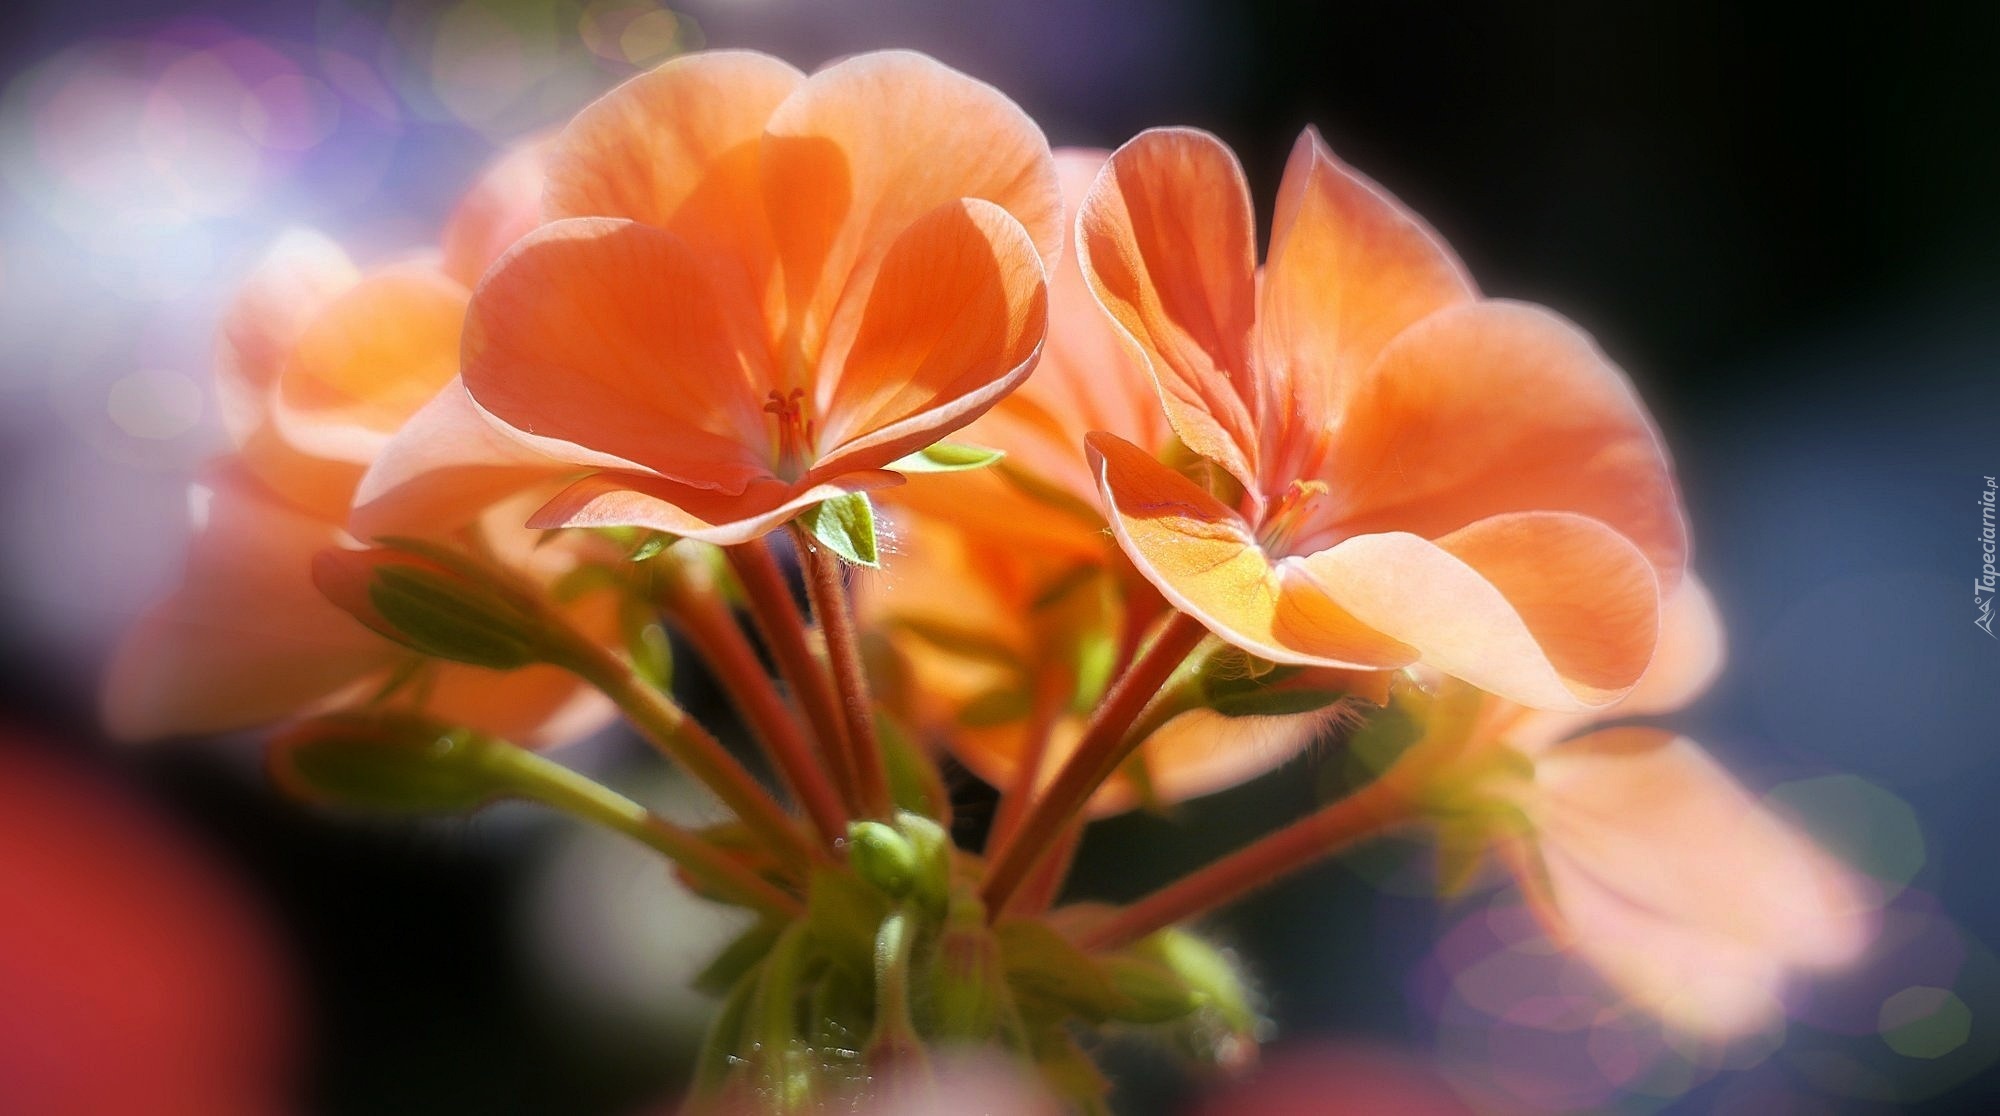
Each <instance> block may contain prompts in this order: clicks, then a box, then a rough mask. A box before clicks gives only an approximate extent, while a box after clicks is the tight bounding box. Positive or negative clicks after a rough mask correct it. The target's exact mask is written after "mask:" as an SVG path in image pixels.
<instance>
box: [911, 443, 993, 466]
mask: <svg viewBox="0 0 2000 1116" xmlns="http://www.w3.org/2000/svg"><path fill="white" fill-rule="evenodd" d="M1005 456H1007V455H1006V454H1005V453H1004V452H1002V451H1000V450H997V449H987V448H986V447H985V446H968V445H965V444H963V443H961V442H939V443H937V444H936V445H932V446H928V447H926V448H924V449H920V450H918V451H917V452H915V453H912V454H908V455H906V456H903V457H899V458H897V459H896V460H894V461H892V462H890V463H889V464H888V466H887V468H888V469H889V471H890V472H894V473H962V472H964V471H965V470H967V469H983V468H985V467H986V466H988V465H991V464H993V463H994V462H996V461H998V460H1000V459H1001V458H1002V457H1005Z"/></svg>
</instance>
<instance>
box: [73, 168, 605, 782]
mask: <svg viewBox="0 0 2000 1116" xmlns="http://www.w3.org/2000/svg"><path fill="white" fill-rule="evenodd" d="M533 158H535V155H534V153H533V151H532V149H528V150H526V151H524V152H515V153H514V154H512V155H510V156H508V157H507V158H505V159H503V160H502V161H501V162H500V163H498V164H497V165H496V167H495V169H494V170H493V171H491V172H489V173H488V175H487V176H486V177H485V178H483V179H482V180H481V182H480V183H479V185H478V186H476V187H475V188H474V190H473V191H472V192H471V193H470V194H469V195H468V196H467V199H466V201H465V203H464V204H463V205H462V206H461V207H460V209H459V210H458V212H457V213H456V214H455V215H454V217H453V220H452V222H451V225H450V229H451V233H450V235H448V237H447V252H446V261H445V265H444V266H443V267H440V266H439V265H438V264H435V263H430V262H408V263H401V264H394V265H391V266H388V267H385V268H382V269H380V270H377V271H374V272H371V273H369V274H367V275H365V276H364V275H362V274H361V273H359V272H358V271H357V270H356V269H355V268H354V266H353V265H352V264H351V263H349V262H348V260H347V258H346V256H345V255H344V254H343V253H341V251H340V250H339V248H338V247H336V246H334V245H333V244H332V243H331V242H329V241H326V240H325V239H323V238H320V237H316V236H311V235H304V234H295V235H291V236H288V237H287V238H285V239H284V240H283V241H281V242H280V244H279V246H278V247H277V248H276V249H275V250H274V251H273V253H272V254H271V256H270V257H269V258H268V259H267V260H266V261H265V262H264V264H263V265H262V266H261V267H260V268H259V269H258V270H257V271H256V272H255V273H254V274H253V275H252V277H251V279H250V280H249V282H248V283H247V284H246V285H245V287H244V288H243V290H242V292H241V293H240V294H239V295H238V297H237V299H236V301H235V303H234V305H233V306H232V307H231V309H230V311H229V312H228V314H227V316H226V318H225V322H224V327H223V337H222V346H221V356H220V360H219V362H218V363H219V367H218V376H217V379H218V384H219V393H220V397H221V401H222V413H223V416H224V419H225V424H226V425H227V427H228V429H229V431H230V433H231V435H232V436H233V438H234V439H235V441H236V442H237V452H236V454H235V455H233V456H232V457H229V458H225V459H223V460H222V461H220V462H217V463H216V464H214V465H213V466H211V467H210V468H209V470H208V471H207V472H206V474H205V475H204V477H203V479H202V481H201V482H200V483H199V484H198V485H197V486H196V489H195V492H194V508H193V518H194V521H195V528H196V531H195V538H194V540H193V543H192V545H191V547H190V549H189V553H188V558H187V566H186V571H185V574H184V578H183V582H182V585H181V587H180V588H179V590H178V591H176V592H175V593H173V594H172V595H170V596H169V597H168V598H166V599H165V600H164V601H162V602H160V603H159V604H158V605H156V606H155V607H154V608H153V609H152V610H151V611H149V612H148V613H147V614H146V615H145V616H144V617H143V618H141V620H140V621H139V623H138V624H136V625H135V626H134V627H133V629H132V630H131V631H130V632H129V633H128V634H127V636H126V638H125V640H124V642H123V644H122V645H121V647H120V648H119V651H118V654H117V656H116V658H115V659H114V661H113V664H112V667H111V670H110V673H109V677H108V679H107V684H106V691H105V695H104V706H105V719H106V721H107V723H108V725H109V727H110V729H111V731H112V732H113V733H114V734H115V735H118V736H121V737H135V738H136V737H155V736H166V735H173V734H180V733H198V732H215V731H223V730H228V729H236V728H244V727H249V726H252V725H258V724H264V723H268V722H271V721H274V720H278V719H282V718H285V717H289V716H294V715H299V714H304V713H308V712H313V711H318V710H323V709H326V708H330V707H334V706H340V705H351V704H357V703H361V702H365V701H369V700H372V699H373V698H375V697H376V696H377V695H378V694H379V693H380V692H381V691H382V690H383V689H384V688H385V687H386V686H388V685H389V684H390V683H391V681H392V680H395V679H402V680H403V685H402V688H401V689H400V690H399V691H398V696H397V699H396V700H398V701H405V702H407V701H410V700H420V701H421V703H422V704H423V706H424V707H425V708H426V709H428V710H430V711H431V712H433V713H434V714H436V715H438V716H440V717H443V718H445V719H448V720H450V721H452V722H453V723H457V724H464V725H468V726H470V727H474V728H479V729H483V730H485V731H489V732H493V733H496V734H499V735H503V736H508V737H511V738H514V739H517V740H519V741H520V742H522V743H529V744H543V743H552V742H555V741H559V740H564V739H568V738H571V737H574V736H577V735H581V734H583V733H585V732H588V731H590V730H591V729H592V728H594V727H596V726H597V725H599V724H601V723H602V722H603V721H604V719H605V718H607V717H608V716H609V713H610V707H609V704H608V703H607V702H605V701H604V700H603V699H602V698H601V697H599V696H598V695H596V694H595V693H594V692H593V691H590V690H588V689H587V688H586V687H583V686H582V685H580V684H579V683H577V682H576V681H575V680H573V679H571V678H570V677H569V676H567V675H565V674H563V673H562V672H560V671H558V670H556V669H555V668H553V667H540V666H537V667H530V668H527V669H525V670H521V671H517V672H513V673H510V674H507V675H504V676H503V675H500V674H497V673H494V672H491V671H485V670H481V669H478V668H475V667H469V666H461V665H456V664H442V663H432V664H424V665H423V666H422V669H421V671H420V672H419V674H418V675H417V676H416V677H410V678H405V677H404V676H405V674H406V672H408V671H409V670H411V669H412V668H414V667H416V666H417V665H418V664H417V661H416V657H415V656H414V654H413V653H411V652H409V651H408V650H406V649H404V648H402V647H400V646H398V645H396V644H394V643H391V642H390V641H388V640H386V639H383V638H382V637H380V636H378V635H376V634H374V633H373V632H371V631H369V630H368V629H367V628H365V627H363V626H362V625H361V624H359V623H357V622H356V621H355V620H353V619H352V618H351V617H349V616H348V615H347V614H346V613H344V612H342V611H341V610H339V609H338V608H336V607H334V606H333V605H332V604H331V603H329V602H328V601H327V600H326V599H325V598H324V597H323V596H322V595H321V594H320V592H319V590H318V589H317V588H316V587H315V586H314V584H313V580H312V562H313V557H314V555H316V554H318V553H319V552H320V551H322V550H325V549H326V548H328V547H334V546H341V545H351V544H352V541H353V540H352V539H351V537H350V536H349V535H348V534H347V533H346V530H345V527H344V524H345V522H346V519H347V515H348V506H349V502H350V500H351V498H352V496H353V493H354V490H355V486H356V485H357V484H358V483H359V481H360V479H361V477H362V475H363V471H364V470H365V469H366V468H367V466H368V464H369V462H370V461H371V460H372V458H373V457H374V455H375V454H376V453H378V452H380V450H381V448H382V446H383V445H384V444H385V443H386V442H387V441H388V438H389V436H390V434H391V433H392V432H393V431H394V430H395V429H396V428H397V427H398V426H400V425H401V424H402V423H403V421H404V420H405V419H407V418H408V417H409V415H410V414H411V413H412V412H413V411H415V410H416V409H417V408H418V407H419V406H420V405H421V404H423V403H424V401H425V400H427V399H429V398H430V397H431V396H433V395H434V394H436V392H437V391H438V389H439V387H440V386H441V385H443V384H445V383H447V382H449V381H450V379H451V377H452V375H453V374H454V372H455V370H456V367H457V355H458V345H459V324H460V321H461V320H462V317H463V313H464V308H465V304H466V300H467V297H468V294H469V292H468V289H467V287H466V286H465V282H464V280H465V279H466V278H468V277H471V276H475V275H476V274H477V273H478V271H479V270H481V268H482V267H483V260H482V258H481V257H482V253H491V252H494V251H497V250H499V249H500V248H501V247H504V244H502V243H501V242H502V241H503V240H504V239H505V237H506V236H507V235H510V234H509V232H508V230H518V229H520V228H522V227H524V226H525V224H526V223H528V222H529V221H531V220H532V217H531V216H529V215H532V214H533V213H534V211H535V209H534V207H535V200H534V199H535V194H534V192H533V189H532V188H531V189H530V190H528V191H527V192H525V193H524V192H523V191H522V189H521V188H520V187H521V184H522V176H521V174H520V163H521V161H522V160H524V159H527V160H532V159H533ZM527 181H528V182H529V183H530V185H531V186H533V185H536V184H538V183H539V176H538V175H537V176H533V177H531V178H529V179H528V180H527ZM529 506H530V507H532V506H533V505H532V504H531V505H529ZM524 512H525V509H516V511H515V514H514V515H513V523H514V524H518V523H519V521H520V518H521V516H522V514H524ZM426 526H429V525H426ZM448 526H451V527H456V526H459V525H457V524H453V525H448ZM497 526H499V527H500V528H501V529H500V530H498V531H495V532H492V533H490V535H489V537H488V540H487V541H488V543H489V544H490V545H492V546H493V547H494V548H495V549H496V550H497V551H498V552H499V554H500V556H501V557H502V558H503V559H506V560H509V561H511V562H512V563H514V564H515V565H517V566H518V567H519V568H521V569H523V570H526V571H529V572H531V573H534V574H536V575H538V576H541V577H543V578H548V579H552V578H554V577H557V576H560V574H561V573H562V572H564V571H565V570H567V569H568V568H571V567H573V566H574V565H575V564H576V562H577V561H578V558H579V555H578V552H577V551H576V549H575V548H574V546H571V545H558V546H556V547H550V548H541V549H537V548H536V547H535V542H536V538H537V536H536V534H535V533H534V532H529V531H524V530H521V529H520V528H519V527H518V526H508V525H506V524H504V523H501V524H497ZM411 533H413V534H415V533H421V534H425V535H427V536H430V537H434V538H442V537H444V534H443V532H442V530H424V531H421V532H419V531H413V532H411ZM603 603H604V602H602V601H598V600H593V601H588V602H585V603H583V604H581V605H580V606H579V608H580V610H581V612H580V617H579V618H580V619H582V620H583V621H584V622H586V623H588V624H590V625H591V626H592V629H593V630H595V631H600V632H607V633H608V632H609V631H610V630H611V627H612V619H611V617H610V616H609V615H608V610H607V609H605V608H604V607H602V606H603Z"/></svg>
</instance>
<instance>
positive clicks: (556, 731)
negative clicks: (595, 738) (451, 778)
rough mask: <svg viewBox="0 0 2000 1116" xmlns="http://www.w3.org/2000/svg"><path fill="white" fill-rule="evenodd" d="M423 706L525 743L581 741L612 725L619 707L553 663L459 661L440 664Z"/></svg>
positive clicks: (446, 717) (438, 715) (457, 721)
mask: <svg viewBox="0 0 2000 1116" xmlns="http://www.w3.org/2000/svg"><path fill="white" fill-rule="evenodd" d="M424 711H425V712H426V713H428V714H429V715H430V716H432V717H435V718H437V719H438V720H440V721H443V722H445V723H446V724H452V725H463V726H465V727H467V728H470V729H474V730H477V731H479V732H485V733H491V734H492V735H494V736H498V737H500V738H501V739H503V740H507V741H510V742H512V743H515V744H519V745H520V746H522V747H523V748H548V747H554V746H556V745H560V744H568V743H570V742H572V741H575V740H579V739H581V738H583V737H585V736H588V735H590V734H591V733H593V732H596V731H597V730H598V729H600V728H603V727H604V726H605V725H608V724H610V723H611V721H612V720H613V719H614V718H615V717H616V715H617V712H618V710H617V707H616V706H614V705H612V704H611V702H610V700H609V699H607V698H606V697H605V696H604V695H603V694H601V693H599V692H598V691H596V690H595V689H592V688H591V687H590V686H588V685H586V684H584V683H582V682H579V681H578V680H577V678H576V676H575V675H573V674H570V673H569V672H567V671H564V670H561V669H559V668H557V667H552V666H530V667H523V668H522V669H520V670H514V671H505V672H502V671H494V670H483V669H481V668H479V667H474V666H464V665H461V664H458V663H443V664H440V665H439V666H438V668H437V672H436V673H435V674H434V675H433V676H432V677H431V680H430V681H429V683H428V689H427V691H426V693H425V697H424Z"/></svg>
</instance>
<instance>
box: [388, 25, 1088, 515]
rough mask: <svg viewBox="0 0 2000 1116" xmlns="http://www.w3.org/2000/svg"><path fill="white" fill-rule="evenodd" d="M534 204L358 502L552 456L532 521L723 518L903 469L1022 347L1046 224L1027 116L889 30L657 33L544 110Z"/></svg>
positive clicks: (778, 509)
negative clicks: (787, 38)
mask: <svg viewBox="0 0 2000 1116" xmlns="http://www.w3.org/2000/svg"><path fill="white" fill-rule="evenodd" d="M543 209H544V216H545V217H546V218H547V223H546V224H544V225H542V226H541V227H540V228H538V229H536V230H535V231H534V232H532V233H531V234H529V235H528V236H527V237H525V238H524V239H523V240H522V241H520V242H519V243H518V244H516V245H515V246H514V248H513V249H512V250H510V251H509V252H508V253H507V254H506V255H505V256H504V257H502V258H501V260H500V261H499V262H498V263H497V264H496V265H495V266H494V267H493V268H492V269H491V270H490V271H489V272H488V273H487V275H486V277H485V279H484V280H483V281H482V282H481V283H480V285H479V287H478V289H477V290H476V291H475V292H474V294H473V298H472V302H471V306H470V310H469V315H468V321H467V326H466V337H465V345H464V362H463V370H462V374H463V385H464V386H463V389H462V390H448V391H447V392H446V393H445V394H444V395H443V396H441V397H440V398H439V400H438V401H437V403H436V404H434V405H433V406H432V407H431V408H428V409H427V410H426V412H425V414H423V415H421V416H419V417H418V419H417V420H416V421H414V422H413V423H412V424H411V425H410V427H409V428H408V429H407V430H406V431H405V432H404V435H403V437H402V438H401V439H399V446H398V448H397V449H396V450H395V451H392V453H391V454H390V455H389V458H388V459H387V460H385V461H384V463H383V465H382V467H381V468H380V469H378V470H377V473H376V475H375V476H373V477H371V478H370V481H369V484H368V486H367V489H366V491H365V492H364V499H363V504H364V507H363V509H362V518H361V519H360V520H359V521H358V524H359V526H360V529H362V530H364V531H367V530H371V529H374V528H375V527H376V526H377V525H379V524H383V523H395V522H400V521H403V520H405V519H406V518H408V517H411V516H414V515H418V514H422V515H439V516H445V517H451V516H453V515H460V516H462V515H464V514H465V509H466V508H467V507H469V506H478V505H480V504H483V503H485V502H487V501H490V500H491V499H492V497H493V496H494V494H495V493H496V492H497V491H504V490H505V489H507V488H508V487H509V486H510V485H513V484H515V483H518V482H519V481H521V480H523V479H525V478H529V477H533V476H536V475H566V476H568V477H570V478H571V479H572V480H573V481H574V483H573V484H572V485H571V486H570V487H569V488H568V489H567V490H566V491H564V492H563V493H562V494H561V495H560V496H558V497H557V498H556V499H554V500H553V501H551V502H550V503H549V504H548V505H547V506H546V507H544V508H543V509H542V510H541V511H540V512H538V513H537V514H536V515H535V516H534V518H533V521H532V522H533V523H534V525H535V526H539V527H561V526H611V525H625V526H641V527H648V528H653V529H657V530H661V531H666V532H669V533H671V534H675V535H681V536H686V537H691V538H696V539H701V540H703V541H707V542H713V543H718V544H731V543H741V542H745V541H748V540H749V539H752V538H755V537H756V536H758V535H760V534H762V533H764V532H766V531H769V530H770V529H772V528H773V527H776V526H778V525H780V524H782V523H783V522H784V521H786V520H787V519H789V518H790V517H791V516H793V515H795V514H796V513H797V512H799V511H800V510H802V509H804V508H806V507H809V506H811V505H812V504H815V503H818V502H821V501H824V500H826V499H829V498H831V497H834V496H838V495H841V494H844V493H847V492H854V491H866V490H870V489H876V488H881V487H884V486H887V485H892V484H895V483H898V482H899V481H900V479H901V478H900V477H899V475H898V474H896V473H895V472H893V471H891V470H892V467H893V465H894V463H895V462H896V461H897V459H899V458H901V457H903V456H905V455H907V454H909V453H911V452H913V451H915V450H919V449H922V448H924V447H925V446H928V445H930V444H931V443H933V442H935V441H938V440H939V439H941V438H942V437H943V436H944V435H946V434H948V433H950V432H951V431H953V430H956V429H958V428H959V427H961V426H964V425H965V424H966V423H968V422H970V421H972V420H973V419H974V418H976V417H978V416H979V414H980V413H982V412H983V411H985V410H986V409H987V408H989V407H991V406H992V405H993V404H994V402H995V401H997V400H998V399H1000V398H1001V397H1002V396H1003V395H1005V394H1006V393H1007V392H1008V391H1010V390H1012V389H1013V388H1014V386H1015V385H1016V384H1018V383H1019V382H1020V381H1021V379H1022V378H1023V377H1025V376H1026V375H1027V374H1028V371H1029V369H1030V368H1032V367H1033V364H1034V360H1035V356H1036V353H1037V350H1038V348H1039V346H1040V344H1041V341H1042V335H1043V332H1044V329H1045V318H1046V313H1047V310H1046V295H1045V290H1044V280H1043V275H1044V271H1045V268H1046V266H1047V264H1048V263H1049V262H1050V261H1051V260H1053V259H1054V257H1055V254H1056V252H1057V249H1058V247H1059V245H1060V243H1061V230H1060V227H1059V224H1058V219H1057V217H1058V214H1059V212H1060V209H1061V200H1060V195H1059V191H1058V188H1057V185H1056V177H1055V169H1054V165H1053V163H1052V162H1051V159H1050V155H1049V150H1048V145H1047V142H1046V141H1045V140H1044V139H1043V138H1042V135H1041V132H1040V130H1039V129H1037V128H1036V127H1035V125H1034V123H1033V122H1032V121H1030V120H1029V119H1028V118H1027V117H1026V116H1025V115H1024V114H1023V113H1022V112H1021V111H1020V110H1019V109H1018V108H1017V107H1015V106H1014V104H1013V103H1012V102H1010V101H1008V100H1007V99H1006V98H1005V97H1004V96H1002V95H1001V94H1000V93H999V92H997V91H996V90H994V89H992V88H991V87H989V86H986V85H984V84H982V83H979V82H977V81H974V80H972V79H970V78H967V77H965V76H964V75H962V74H958V73H956V72H954V71H952V70H950V69H947V68H946V67H944V66H942V65H940V64H938V63H937V62H935V61H932V60H931V59H928V58H925V57H924V56H922V55H918V54H912V53H908V52H902V51H891V52H883V53H877V54H866V55H861V56H859V57H855V58H851V59H848V60H846V61H844V62H841V63H838V64H836V65H834V66H831V67H829V68H827V69H825V70H823V71H821V72H819V73H818V74H815V75H814V76H812V77H810V78H808V77H806V76H805V75H803V74H801V73H799V72H798V71H797V70H794V69H792V68H791V67H790V66H787V65H786V64H784V63H783V62H780V61H778V60H776V59H774V58H770V57H768V56H765V55H761V54H752V53H737V52H709V53H703V54H695V55H688V56H684V57H681V58H677V59H674V60H672V61H669V62H667V63H665V64H664V65H662V66H660V67H659V68H658V69H655V70H653V71H651V72H648V73H646V74H642V75H640V76H638V77H636V78H633V79H632V80H630V81H628V82H626V83H625V84H623V85H621V86H619V87H618V88H617V89H614V90H613V91H611V92H610V93H608V94H606V95H605V96H604V97H603V98H601V99H600V100H598V101H597V102H596V103H595V104H593V105H591V106H590V107H588V108H586V109H585V110H584V111H583V112H582V113H580V114H579V115H578V116H577V117H576V119H575V120H573V121H572V122H571V123H570V124H569V126H568V127H566V128H565V129H564V130H563V132H562V134H561V135H560V136H559V137H558V139H557V140H556V142H555V145H554V149H553V151H552V153H551V155H550V162H549V172H548V180H547V185H546V189H545V193H544V197H543ZM538 470H539V473H538ZM412 509H422V511H421V512H416V511H413V510H412Z"/></svg>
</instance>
